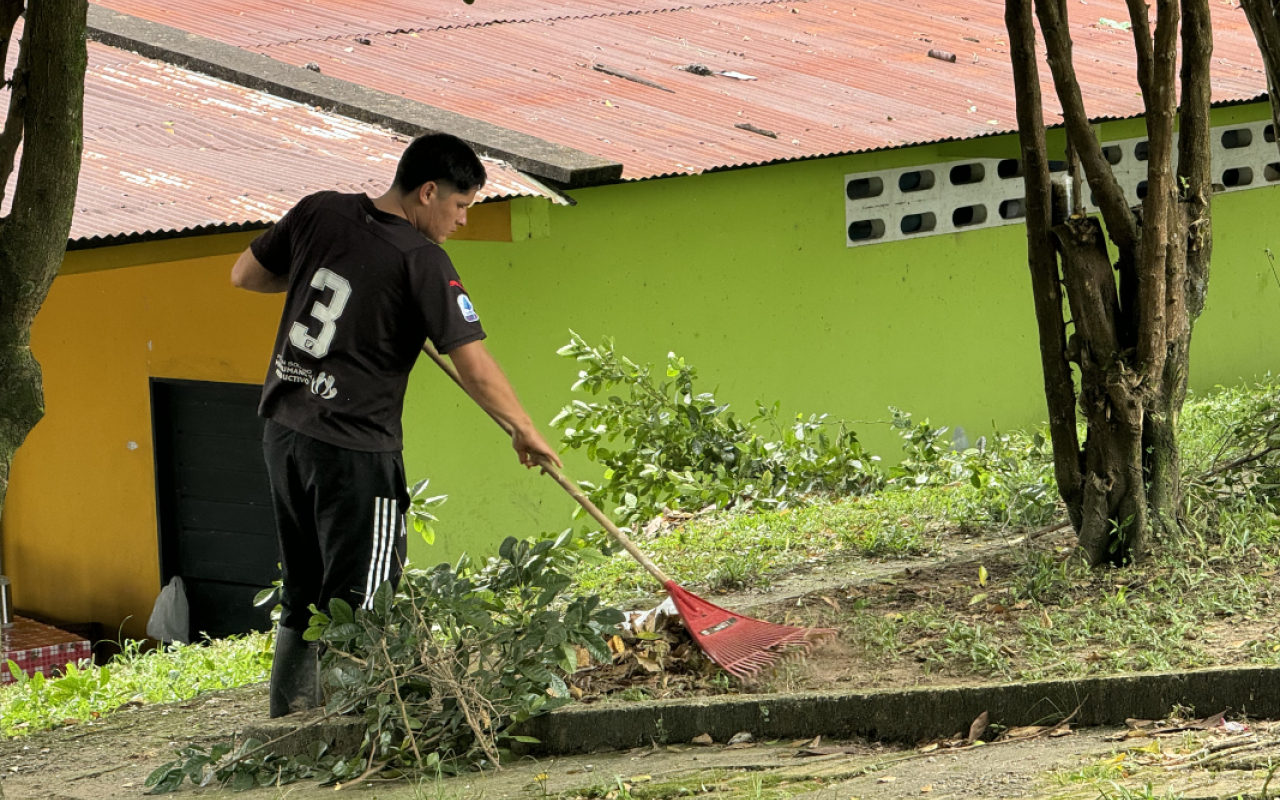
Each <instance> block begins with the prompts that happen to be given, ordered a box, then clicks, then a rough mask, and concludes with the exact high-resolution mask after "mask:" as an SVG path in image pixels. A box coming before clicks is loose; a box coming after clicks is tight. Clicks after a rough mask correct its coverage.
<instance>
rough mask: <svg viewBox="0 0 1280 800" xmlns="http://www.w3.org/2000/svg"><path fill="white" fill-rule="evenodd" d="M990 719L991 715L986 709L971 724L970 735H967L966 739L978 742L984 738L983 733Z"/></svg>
mask: <svg viewBox="0 0 1280 800" xmlns="http://www.w3.org/2000/svg"><path fill="white" fill-rule="evenodd" d="M990 719H991V715H989V714H988V713H987V712H985V711H983V712H982V713H981V714H979V715H978V718H977V719H975V720H974V721H973V724H972V725H970V726H969V735H968V737H966V741H970V742H976V741H977V740H978V739H980V738H982V734H983V733H984V732H985V731H986V730H987V724H988V722H989V720H990Z"/></svg>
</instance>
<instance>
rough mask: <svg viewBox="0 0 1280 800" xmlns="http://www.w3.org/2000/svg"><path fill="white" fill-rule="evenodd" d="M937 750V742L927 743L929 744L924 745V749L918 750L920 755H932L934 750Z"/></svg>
mask: <svg viewBox="0 0 1280 800" xmlns="http://www.w3.org/2000/svg"><path fill="white" fill-rule="evenodd" d="M937 749H938V743H937V742H929V743H928V744H926V745H925V746H924V747H921V748H920V752H921V753H932V752H933V751H934V750H937Z"/></svg>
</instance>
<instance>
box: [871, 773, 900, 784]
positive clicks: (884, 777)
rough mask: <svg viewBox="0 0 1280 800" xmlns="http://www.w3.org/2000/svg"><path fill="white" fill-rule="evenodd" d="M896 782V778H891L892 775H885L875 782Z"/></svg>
mask: <svg viewBox="0 0 1280 800" xmlns="http://www.w3.org/2000/svg"><path fill="white" fill-rule="evenodd" d="M896 780H897V778H895V777H893V776H892V775H885V776H883V777H881V778H880V779H879V780H877V781H876V783H893V782H894V781H896Z"/></svg>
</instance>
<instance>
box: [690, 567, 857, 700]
mask: <svg viewBox="0 0 1280 800" xmlns="http://www.w3.org/2000/svg"><path fill="white" fill-rule="evenodd" d="M666 589H667V594H669V595H670V596H671V601H672V602H673V603H675V604H676V609H677V610H678V611H679V612H680V618H681V619H683V620H684V625H685V627H686V628H688V629H689V635H690V636H692V637H693V641H695V642H696V643H697V644H698V647H700V648H702V652H704V653H706V654H707V656H708V657H709V658H710V659H711V660H712V661H714V662H716V663H717V664H719V665H720V667H721V668H722V669H724V671H725V672H728V673H730V674H731V675H736V676H737V677H739V678H742V679H743V680H746V679H749V678H752V677H754V676H755V675H757V674H758V673H759V672H760V671H761V670H763V669H767V668H769V667H771V666H773V665H775V664H776V663H777V662H778V661H780V660H782V659H784V658H786V657H787V656H789V655H796V654H799V655H808V654H809V651H811V650H812V649H813V648H814V646H815V645H817V644H819V643H821V642H822V641H823V640H824V639H827V638H829V637H831V636H835V634H836V632H835V631H834V630H832V629H831V628H795V627H791V626H789V625H776V624H774V623H772V622H765V621H764V620H759V619H752V618H751V617H744V616H743V615H741V614H735V613H734V612H732V611H729V610H727V609H723V608H721V607H720V606H718V605H715V604H714V603H709V602H707V601H706V600H703V599H702V598H701V597H698V596H697V595H696V594H693V593H691V592H689V591H687V590H685V589H684V588H682V587H681V586H680V585H679V584H677V583H676V582H675V581H667V583H666Z"/></svg>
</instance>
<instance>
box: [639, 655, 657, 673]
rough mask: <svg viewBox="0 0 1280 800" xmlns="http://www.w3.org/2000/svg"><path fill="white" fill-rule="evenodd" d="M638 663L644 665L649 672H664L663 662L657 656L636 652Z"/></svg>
mask: <svg viewBox="0 0 1280 800" xmlns="http://www.w3.org/2000/svg"><path fill="white" fill-rule="evenodd" d="M636 663H637V664H639V665H640V666H642V667H644V668H645V671H647V672H662V662H660V661H658V659H656V658H651V657H649V656H647V655H642V654H640V653H636Z"/></svg>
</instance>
